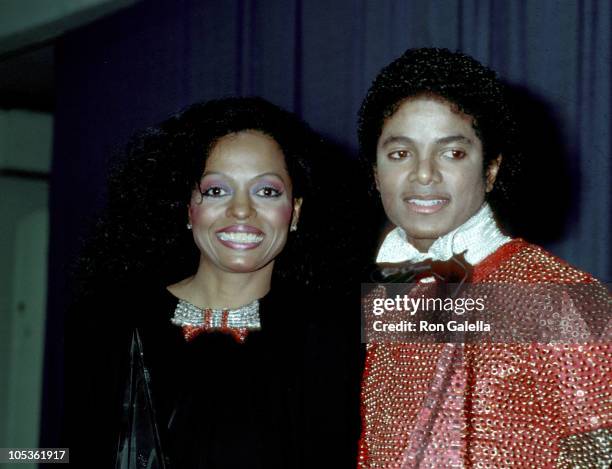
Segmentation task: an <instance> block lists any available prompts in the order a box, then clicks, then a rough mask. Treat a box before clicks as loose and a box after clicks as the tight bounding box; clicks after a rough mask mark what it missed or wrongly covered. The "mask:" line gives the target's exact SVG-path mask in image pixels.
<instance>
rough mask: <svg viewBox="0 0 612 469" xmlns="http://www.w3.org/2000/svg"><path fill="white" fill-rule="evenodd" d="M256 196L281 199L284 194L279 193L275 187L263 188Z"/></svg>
mask: <svg viewBox="0 0 612 469" xmlns="http://www.w3.org/2000/svg"><path fill="white" fill-rule="evenodd" d="M255 194H257V195H258V196H260V197H280V195H281V194H282V192H281V191H279V190H278V189H277V188H275V187H271V186H265V187H262V188H260V189H258V190H257V191H256V192H255Z"/></svg>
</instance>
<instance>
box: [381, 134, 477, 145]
mask: <svg viewBox="0 0 612 469" xmlns="http://www.w3.org/2000/svg"><path fill="white" fill-rule="evenodd" d="M455 142H462V143H465V144H468V145H471V144H472V143H473V142H472V140H471V139H469V138H468V137H466V136H465V135H461V134H458V135H449V136H448V137H441V138H438V139H436V141H435V143H436V144H437V145H445V144H447V143H455ZM414 143H415V141H414V140H413V139H411V138H410V137H406V136H404V135H389V136H388V137H387V138H385V139H384V140H383V141H382V143H381V145H380V146H381V147H386V146H387V145H394V144H399V145H412V144H414Z"/></svg>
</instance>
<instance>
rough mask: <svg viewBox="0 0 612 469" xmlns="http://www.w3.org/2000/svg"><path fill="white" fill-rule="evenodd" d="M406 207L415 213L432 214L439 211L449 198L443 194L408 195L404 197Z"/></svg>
mask: <svg viewBox="0 0 612 469" xmlns="http://www.w3.org/2000/svg"><path fill="white" fill-rule="evenodd" d="M404 202H405V203H406V205H408V208H410V210H412V211H413V212H416V213H421V214H426V215H429V214H432V213H436V212H439V211H440V210H442V209H443V208H444V207H446V206H447V205H448V203H449V202H450V200H449V199H448V197H443V196H435V195H434V196H409V197H406V198H404Z"/></svg>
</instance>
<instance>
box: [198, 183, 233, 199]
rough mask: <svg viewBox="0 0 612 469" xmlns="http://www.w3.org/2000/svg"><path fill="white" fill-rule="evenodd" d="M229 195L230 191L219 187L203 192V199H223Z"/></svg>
mask: <svg viewBox="0 0 612 469" xmlns="http://www.w3.org/2000/svg"><path fill="white" fill-rule="evenodd" d="M227 194H228V191H227V190H225V189H224V188H223V187H219V186H212V187H209V188H207V189H205V190H204V191H202V196H203V197H223V196H225V195H227Z"/></svg>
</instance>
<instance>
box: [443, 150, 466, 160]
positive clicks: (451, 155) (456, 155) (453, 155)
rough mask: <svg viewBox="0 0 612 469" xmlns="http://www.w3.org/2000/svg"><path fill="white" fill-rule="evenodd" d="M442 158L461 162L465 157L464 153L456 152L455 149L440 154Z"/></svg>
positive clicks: (461, 151)
mask: <svg viewBox="0 0 612 469" xmlns="http://www.w3.org/2000/svg"><path fill="white" fill-rule="evenodd" d="M442 156H444V157H445V158H449V159H451V160H462V159H463V158H465V157H466V152H465V151H463V150H457V149H453V150H446V151H445V152H444V153H442Z"/></svg>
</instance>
